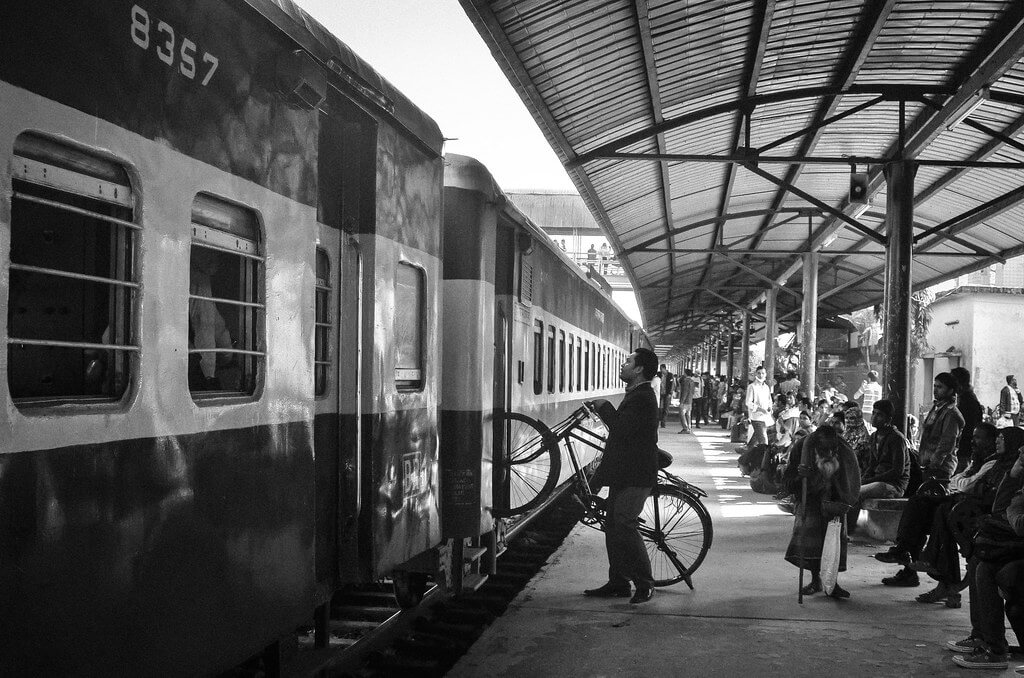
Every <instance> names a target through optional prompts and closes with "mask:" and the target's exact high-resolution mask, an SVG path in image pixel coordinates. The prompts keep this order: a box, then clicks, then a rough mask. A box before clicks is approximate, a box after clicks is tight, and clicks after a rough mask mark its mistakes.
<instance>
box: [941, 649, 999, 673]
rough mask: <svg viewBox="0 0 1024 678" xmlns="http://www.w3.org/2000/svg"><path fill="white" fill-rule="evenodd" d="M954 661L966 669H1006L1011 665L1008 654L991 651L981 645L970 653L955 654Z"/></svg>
mask: <svg viewBox="0 0 1024 678" xmlns="http://www.w3.org/2000/svg"><path fill="white" fill-rule="evenodd" d="M953 663H954V664H956V665H957V666H962V667H964V668H965V669H1005V668H1007V667H1008V666H1009V664H1008V663H1007V655H1006V654H1005V653H1003V654H999V653H996V652H990V651H988V650H987V649H985V648H984V647H979V648H977V649H975V650H974V652H972V653H970V654H955V655H953Z"/></svg>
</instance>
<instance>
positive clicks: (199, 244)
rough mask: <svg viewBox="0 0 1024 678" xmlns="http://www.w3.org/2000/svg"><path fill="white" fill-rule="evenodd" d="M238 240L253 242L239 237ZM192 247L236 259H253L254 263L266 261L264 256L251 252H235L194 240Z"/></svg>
mask: <svg viewBox="0 0 1024 678" xmlns="http://www.w3.org/2000/svg"><path fill="white" fill-rule="evenodd" d="M238 239H239V240H244V241H246V242H252V241H251V240H247V239H246V238H242V237H239V238H238ZM192 246H193V247H203V248H205V249H208V250H213V251H214V252H224V253H226V254H233V255H235V256H236V257H245V258H246V259H252V260H253V261H263V260H264V259H263V255H262V254H252V253H250V252H243V251H242V250H234V249H229V248H227V247H217V246H216V245H211V244H209V243H206V242H203V241H202V240H194V239H193V240H192Z"/></svg>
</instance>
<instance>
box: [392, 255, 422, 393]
mask: <svg viewBox="0 0 1024 678" xmlns="http://www.w3.org/2000/svg"><path fill="white" fill-rule="evenodd" d="M425 295H426V282H425V276H424V273H423V270H422V269H420V268H417V267H416V266H413V265H412V264H407V263H405V262H402V263H399V264H398V267H397V268H396V270H395V334H394V337H395V351H396V355H395V385H396V386H397V387H398V388H399V389H400V390H407V391H414V390H419V389H421V388H423V343H424V342H423V333H424V332H425V330H426V327H427V323H426V303H425V302H426V296H425Z"/></svg>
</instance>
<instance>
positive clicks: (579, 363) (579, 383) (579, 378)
mask: <svg viewBox="0 0 1024 678" xmlns="http://www.w3.org/2000/svg"><path fill="white" fill-rule="evenodd" d="M576 390H577V391H582V390H583V338H582V337H576Z"/></svg>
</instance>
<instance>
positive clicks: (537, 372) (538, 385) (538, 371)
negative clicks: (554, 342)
mask: <svg viewBox="0 0 1024 678" xmlns="http://www.w3.org/2000/svg"><path fill="white" fill-rule="evenodd" d="M543 391H544V322H543V321H541V320H538V321H536V326H535V327H534V328H533V393H534V395H540V394H541V393H542V392H543Z"/></svg>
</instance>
